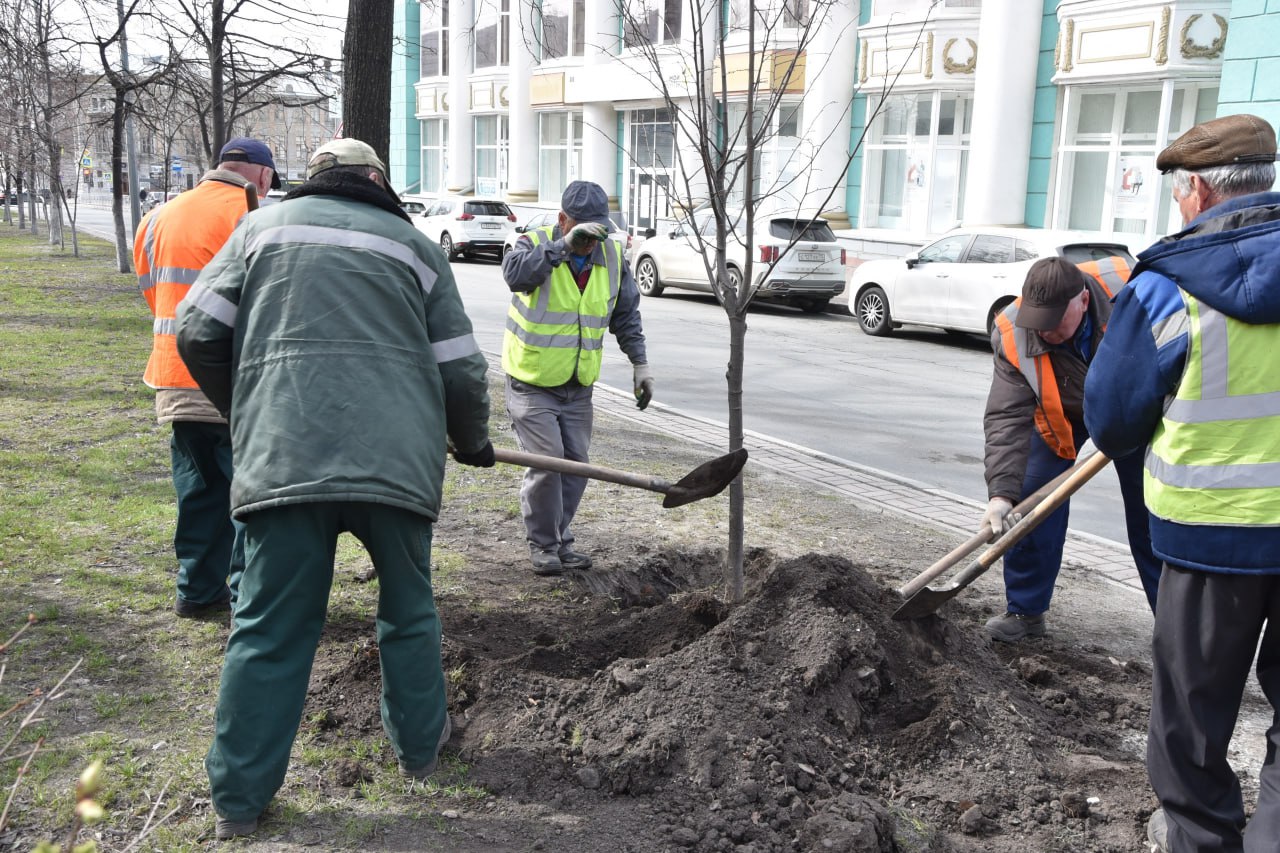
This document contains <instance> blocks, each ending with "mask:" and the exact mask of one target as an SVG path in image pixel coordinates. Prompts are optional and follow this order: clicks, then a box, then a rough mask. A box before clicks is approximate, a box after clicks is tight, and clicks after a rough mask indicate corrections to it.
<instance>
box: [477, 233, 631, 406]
mask: <svg viewBox="0 0 1280 853" xmlns="http://www.w3.org/2000/svg"><path fill="white" fill-rule="evenodd" d="M525 236H526V237H528V238H529V240H530V242H532V243H533V245H535V246H537V245H538V244H539V243H541V242H542V241H543V240H551V239H552V228H550V227H546V228H539V229H537V230H535V231H529V232H527V233H526V234H525ZM599 248H600V249H601V250H602V251H603V253H604V259H605V265H604V266H593V267H592V268H591V275H590V277H589V278H588V279H587V286H586V288H585V289H582V290H579V288H578V283H577V280H576V279H575V277H574V274H573V271H572V268H571V266H570V263H569V261H568V260H567V259H566V260H565V261H564V262H563V263H561V264H559V265H558V266H556V267H555V268H553V269H552V271H551V275H550V276H548V277H547V281H546V283H545V284H542V285H540V286H538V287H536V288H534V289H533V290H531V291H529V292H527V293H513V294H512V296H511V307H510V308H509V309H507V331H506V334H505V335H504V339H503V345H502V369H503V370H505V371H506V372H507V374H508V375H510V376H513V377H514V378H516V379H518V380H520V381H521V382H527V383H528V384H530V385H537V386H540V387H543V388H554V387H556V386H558V385H563V384H565V383H566V382H568V381H569V380H570V379H576V380H577V381H578V383H579V384H581V385H592V384H594V383H595V381H596V380H597V379H598V378H600V365H601V363H602V361H603V356H604V333H605V330H606V329H608V328H609V318H610V317H611V316H612V314H613V307H614V305H615V304H616V303H617V301H618V291H619V289H620V288H621V286H622V257H621V255H620V254H619V251H618V245H617V243H615V242H614V241H613V240H602V241H600V244H599Z"/></svg>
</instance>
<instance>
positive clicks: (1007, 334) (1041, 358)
mask: <svg viewBox="0 0 1280 853" xmlns="http://www.w3.org/2000/svg"><path fill="white" fill-rule="evenodd" d="M1076 266H1077V267H1079V269H1080V271H1081V272H1083V273H1084V274H1085V275H1087V276H1089V277H1090V278H1093V279H1095V280H1096V281H1097V282H1098V284H1099V285H1101V286H1102V289H1103V290H1104V291H1105V292H1106V294H1107V296H1109V297H1114V296H1115V293H1116V291H1118V290H1119V289H1120V288H1121V287H1124V285H1125V283H1126V282H1128V281H1129V276H1130V274H1131V273H1132V270H1130V269H1129V265H1128V264H1127V263H1126V262H1125V260H1124V259H1123V258H1119V257H1114V256H1113V257H1109V258H1103V259H1102V260H1100V261H1086V262H1084V263H1082V264H1076ZM1021 305H1022V299H1021V298H1018V299H1015V300H1014V301H1013V305H1011V306H1010V307H1009V308H1006V309H1005V310H1004V311H1001V312H1000V313H999V314H998V315H997V316H996V327H997V328H998V329H1000V346H1001V348H1002V349H1003V350H1004V357H1005V358H1007V359H1008V360H1009V363H1010V364H1012V365H1013V366H1014V368H1015V369H1016V370H1018V371H1019V372H1020V373H1021V374H1022V375H1023V377H1024V378H1025V379H1026V380H1027V384H1028V385H1030V386H1031V390H1032V391H1034V392H1035V395H1036V416H1035V418H1036V430H1037V431H1038V432H1039V433H1040V437H1041V438H1043V439H1044V443H1045V444H1047V445H1049V449H1051V450H1052V451H1053V452H1054V453H1056V454H1057V455H1058V457H1059V458H1061V459H1075V458H1076V444H1075V435H1074V433H1073V430H1072V429H1071V421H1070V420H1068V419H1067V415H1066V412H1064V411H1063V409H1062V397H1061V396H1060V395H1059V394H1058V377H1057V376H1056V375H1054V372H1053V362H1051V361H1050V360H1049V353H1047V352H1045V353H1040V354H1039V355H1036V356H1034V357H1030V358H1028V357H1026V356H1027V354H1026V352H1025V351H1023V340H1024V338H1020V337H1019V336H1018V335H1015V334H1014V328H1015V327H1014V325H1013V318H1014V317H1016V316H1017V312H1018V308H1019V306H1021ZM1106 330H1107V325H1106V323H1103V324H1102V329H1101V331H1102V332H1105V331H1106ZM1094 347H1095V349H1096V347H1097V342H1096V341H1095V342H1094Z"/></svg>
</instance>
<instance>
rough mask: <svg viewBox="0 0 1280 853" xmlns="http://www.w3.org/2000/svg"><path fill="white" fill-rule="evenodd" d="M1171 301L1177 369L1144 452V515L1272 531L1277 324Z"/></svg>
mask: <svg viewBox="0 0 1280 853" xmlns="http://www.w3.org/2000/svg"><path fill="white" fill-rule="evenodd" d="M1181 293H1182V298H1183V301H1184V302H1185V303H1186V306H1187V314H1186V317H1187V321H1188V327H1189V328H1188V332H1189V344H1188V348H1187V363H1186V368H1185V369H1184V370H1183V374H1182V379H1181V381H1180V383H1179V385H1178V389H1177V391H1176V392H1175V393H1174V396H1173V399H1172V400H1171V401H1170V403H1169V405H1168V406H1167V407H1166V409H1165V413H1164V416H1163V417H1162V418H1161V420H1160V425H1159V426H1158V427H1157V428H1156V432H1155V435H1154V436H1152V439H1151V444H1150V446H1149V447H1148V448H1147V455H1146V471H1145V475H1144V482H1143V489H1144V492H1145V495H1146V501H1147V507H1148V508H1149V509H1150V510H1151V512H1152V513H1154V514H1155V515H1156V516H1157V517H1159V518H1163V519H1166V520H1168V521H1173V522H1177V523H1179V524H1194V525H1226V526H1231V527H1250V526H1257V527H1275V526H1280V371H1277V370H1276V369H1275V366H1274V365H1275V354H1276V353H1277V352H1280V324H1277V323H1271V324H1264V325H1252V324H1249V323H1245V322H1243V321H1241V320H1237V319H1235V318H1233V317H1228V316H1227V315H1225V314H1222V313H1220V312H1218V311H1216V310H1214V309H1213V308H1211V307H1209V306H1208V305H1206V304H1205V303H1203V302H1200V301H1199V300H1197V299H1196V298H1195V297H1194V296H1192V295H1191V294H1189V293H1187V292H1186V291H1185V290H1183V291H1181Z"/></svg>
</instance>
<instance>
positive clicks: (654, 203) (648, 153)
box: [626, 109, 676, 232]
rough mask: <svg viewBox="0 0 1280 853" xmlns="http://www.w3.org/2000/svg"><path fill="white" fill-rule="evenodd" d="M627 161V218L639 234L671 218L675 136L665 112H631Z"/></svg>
mask: <svg viewBox="0 0 1280 853" xmlns="http://www.w3.org/2000/svg"><path fill="white" fill-rule="evenodd" d="M630 141H631V151H630V152H629V154H630V156H628V157H627V158H626V162H627V198H628V218H629V219H630V221H631V225H632V227H634V228H635V229H636V231H637V232H640V231H643V230H644V229H646V228H657V227H658V223H659V220H663V219H670V218H671V187H672V181H673V175H674V174H675V165H676V134H675V128H674V127H673V126H672V124H671V113H670V112H669V111H668V110H666V109H660V110H633V111H632V112H631V137H630Z"/></svg>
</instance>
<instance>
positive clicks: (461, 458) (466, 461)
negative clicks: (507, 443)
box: [453, 439, 497, 468]
mask: <svg viewBox="0 0 1280 853" xmlns="http://www.w3.org/2000/svg"><path fill="white" fill-rule="evenodd" d="M453 458H454V460H455V461H457V462H459V463H461V464H463V465H472V466H474V467H476V468H492V467H493V463H494V462H496V461H497V460H496V459H495V458H494V456H493V442H491V441H489V440H487V439H486V440H485V443H484V447H482V448H480V449H479V450H477V451H475V452H474V453H463V452H462V451H461V450H459V449H458V448H456V447H455V448H453Z"/></svg>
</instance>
